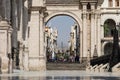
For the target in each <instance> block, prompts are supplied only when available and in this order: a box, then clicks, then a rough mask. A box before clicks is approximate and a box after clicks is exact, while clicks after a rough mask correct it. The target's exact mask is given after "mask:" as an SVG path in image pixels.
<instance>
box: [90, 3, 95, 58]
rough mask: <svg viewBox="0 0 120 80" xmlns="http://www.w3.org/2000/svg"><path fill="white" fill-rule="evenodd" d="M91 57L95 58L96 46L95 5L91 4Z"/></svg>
mask: <svg viewBox="0 0 120 80" xmlns="http://www.w3.org/2000/svg"><path fill="white" fill-rule="evenodd" d="M91 10H92V12H91V49H90V51H91V57H93V53H94V46H95V34H96V33H95V13H94V11H95V3H91Z"/></svg>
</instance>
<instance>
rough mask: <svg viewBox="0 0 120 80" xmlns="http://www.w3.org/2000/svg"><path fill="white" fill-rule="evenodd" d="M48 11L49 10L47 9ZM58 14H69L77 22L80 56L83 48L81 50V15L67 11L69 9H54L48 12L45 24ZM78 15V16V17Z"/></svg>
mask: <svg viewBox="0 0 120 80" xmlns="http://www.w3.org/2000/svg"><path fill="white" fill-rule="evenodd" d="M48 13H49V11H48ZM60 15H66V16H70V17H72V18H73V19H74V20H75V21H76V22H77V24H78V26H79V31H80V57H83V56H82V53H83V50H82V46H83V44H82V43H83V29H82V20H81V19H80V18H81V16H77V15H76V14H75V13H73V12H69V11H56V12H54V11H53V12H50V14H48V16H47V17H46V18H45V20H44V21H45V25H46V24H47V22H48V21H49V20H50V19H51V18H53V17H55V16H60ZM79 17H80V18H79Z"/></svg>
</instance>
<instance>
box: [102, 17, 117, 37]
mask: <svg viewBox="0 0 120 80" xmlns="http://www.w3.org/2000/svg"><path fill="white" fill-rule="evenodd" d="M115 27H116V22H115V21H114V20H112V19H107V20H106V21H105V23H104V37H112V36H111V30H112V29H113V28H115Z"/></svg>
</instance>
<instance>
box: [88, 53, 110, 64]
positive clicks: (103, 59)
mask: <svg viewBox="0 0 120 80" xmlns="http://www.w3.org/2000/svg"><path fill="white" fill-rule="evenodd" d="M110 56H111V54H107V55H103V56H101V57H98V58H95V59H92V60H91V61H90V63H91V65H92V66H94V65H96V64H98V65H100V64H106V63H109V60H110Z"/></svg>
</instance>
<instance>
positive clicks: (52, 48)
mask: <svg viewBox="0 0 120 80" xmlns="http://www.w3.org/2000/svg"><path fill="white" fill-rule="evenodd" d="M57 37H58V31H57V29H54V28H51V27H46V31H45V39H46V55H47V54H51V55H50V56H51V57H50V58H51V59H52V58H55V54H56V53H57V51H58V49H57Z"/></svg>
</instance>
